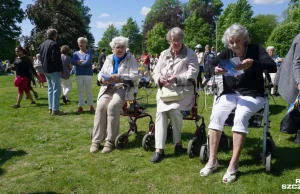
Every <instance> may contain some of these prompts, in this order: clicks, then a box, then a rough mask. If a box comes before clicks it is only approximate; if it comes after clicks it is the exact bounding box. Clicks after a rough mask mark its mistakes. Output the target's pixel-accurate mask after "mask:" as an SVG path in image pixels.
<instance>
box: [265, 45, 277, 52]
mask: <svg viewBox="0 0 300 194" xmlns="http://www.w3.org/2000/svg"><path fill="white" fill-rule="evenodd" d="M271 49H273V50H275V48H274V46H268V47H267V49H266V50H267V51H268V50H271Z"/></svg>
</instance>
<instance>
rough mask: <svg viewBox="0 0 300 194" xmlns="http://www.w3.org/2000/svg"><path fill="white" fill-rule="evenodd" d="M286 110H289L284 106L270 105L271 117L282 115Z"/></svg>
mask: <svg viewBox="0 0 300 194" xmlns="http://www.w3.org/2000/svg"><path fill="white" fill-rule="evenodd" d="M284 109H287V106H282V105H279V104H276V105H275V104H271V105H270V113H271V115H277V114H280V113H282V111H283V110H284Z"/></svg>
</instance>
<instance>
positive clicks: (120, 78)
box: [13, 24, 300, 183]
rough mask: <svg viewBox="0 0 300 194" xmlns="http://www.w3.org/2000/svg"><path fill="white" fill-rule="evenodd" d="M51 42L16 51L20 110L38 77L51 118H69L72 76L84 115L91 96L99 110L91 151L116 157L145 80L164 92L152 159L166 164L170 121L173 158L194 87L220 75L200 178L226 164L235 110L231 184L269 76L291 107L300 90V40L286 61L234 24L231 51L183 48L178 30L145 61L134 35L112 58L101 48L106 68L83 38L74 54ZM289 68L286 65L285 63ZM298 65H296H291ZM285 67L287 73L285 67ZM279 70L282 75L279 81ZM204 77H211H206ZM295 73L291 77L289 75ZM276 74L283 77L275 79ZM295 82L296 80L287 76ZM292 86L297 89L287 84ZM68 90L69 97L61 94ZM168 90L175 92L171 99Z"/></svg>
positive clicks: (227, 177)
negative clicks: (123, 124)
mask: <svg viewBox="0 0 300 194" xmlns="http://www.w3.org/2000/svg"><path fill="white" fill-rule="evenodd" d="M47 37H48V39H47V40H45V41H44V42H43V43H42V44H41V46H40V48H39V54H37V55H36V59H35V60H34V61H33V60H31V59H30V57H29V56H28V53H27V55H26V50H25V49H23V48H22V47H20V46H18V47H16V49H15V52H16V55H17V57H16V60H15V62H14V69H15V71H16V76H17V77H16V79H15V86H16V87H18V97H17V103H16V104H15V105H13V107H14V108H19V107H20V103H21V101H22V97H23V93H24V92H25V94H26V96H27V97H28V98H29V99H30V100H31V104H35V101H34V100H33V97H32V96H31V93H30V90H31V89H32V87H31V84H30V80H32V79H33V75H34V76H36V77H37V80H38V82H39V84H40V87H44V82H45V81H46V79H47V83H48V104H49V113H50V114H52V115H64V114H65V113H64V112H63V111H61V110H60V106H59V105H60V104H59V100H60V96H61V93H62V99H63V102H64V103H68V102H70V100H69V93H70V91H71V89H72V79H71V74H72V72H73V73H74V74H75V77H76V83H77V91H78V101H79V103H78V110H77V112H78V113H82V112H83V107H84V105H85V99H84V94H86V98H87V101H86V102H87V105H88V106H89V111H90V112H91V113H95V117H94V127H93V130H92V143H91V147H90V152H91V153H96V152H98V151H99V150H100V144H101V143H103V142H105V143H104V146H103V149H102V151H101V152H102V153H109V152H111V151H113V149H114V148H115V144H114V141H115V139H116V137H117V136H118V135H119V132H120V129H119V128H120V112H121V109H122V107H123V105H124V103H125V102H126V101H127V100H133V97H134V96H133V94H134V91H135V88H134V86H135V85H136V84H137V82H143V85H142V87H147V86H148V85H149V83H151V82H153V83H155V85H156V86H157V87H158V89H157V95H156V103H157V111H156V120H155V152H154V153H153V156H152V158H151V162H153V163H159V162H161V161H162V160H163V159H164V158H165V152H164V150H165V142H166V137H167V128H168V119H170V122H171V125H172V132H173V133H172V134H173V143H174V145H175V146H174V154H182V153H184V152H185V149H184V148H183V146H182V141H181V133H182V131H181V130H182V120H183V116H182V113H181V112H182V111H186V110H190V109H191V108H192V106H194V104H193V102H194V100H193V98H194V93H193V91H194V86H193V84H192V83H191V80H195V81H196V83H197V84H196V87H197V90H203V88H204V87H205V86H206V84H207V83H208V81H209V80H210V79H211V77H212V76H214V75H222V77H223V92H222V93H221V94H220V95H219V96H218V98H217V100H216V102H215V105H214V108H213V110H212V113H211V117H210V123H209V126H208V128H209V136H210V139H209V153H210V154H209V160H208V162H207V164H206V165H205V167H204V168H202V169H201V170H200V176H202V177H206V176H209V175H210V174H211V173H213V172H214V171H215V170H216V169H218V167H219V163H218V158H217V151H218V146H219V142H220V138H221V134H222V130H223V126H224V123H225V120H226V119H227V117H228V115H229V114H230V113H231V112H232V110H233V109H235V111H236V112H238V113H239V114H235V116H234V122H233V127H232V132H233V153H232V157H231V160H230V163H229V166H228V168H227V170H226V172H225V174H224V176H223V179H222V181H223V182H224V183H231V182H233V181H235V180H236V179H237V173H238V167H239V166H238V162H239V157H240V154H241V151H242V148H243V144H244V142H245V139H246V136H247V134H248V124H249V122H248V121H249V119H250V118H251V116H253V115H254V114H255V113H256V112H257V111H258V110H260V109H261V108H262V107H263V106H264V90H265V89H264V84H265V83H264V73H266V76H267V77H268V76H269V77H270V78H268V79H269V82H270V83H271V84H273V83H274V84H275V85H278V86H279V87H278V90H277V88H276V87H275V88H274V89H273V90H272V91H271V94H273V95H275V94H277V92H279V94H280V95H282V96H283V98H284V99H285V100H287V101H288V102H289V103H292V102H293V100H294V99H295V97H296V96H297V95H298V93H299V90H300V68H299V67H300V66H299V64H298V61H299V60H298V58H297V57H299V53H300V51H299V50H297V49H298V44H297V43H298V42H299V41H300V37H299V35H298V36H297V37H296V38H295V40H294V42H293V45H295V46H294V47H296V48H294V47H293V46H292V47H291V49H290V51H289V53H288V55H287V56H286V59H283V58H280V57H278V56H277V55H275V48H274V47H273V46H269V47H267V49H264V48H263V47H262V46H261V45H258V44H251V43H250V39H249V32H248V30H247V29H246V28H245V27H244V26H242V25H240V24H233V25H231V26H230V27H228V28H227V30H226V31H225V33H224V35H223V37H222V42H223V44H224V47H225V49H223V50H222V51H220V52H219V53H216V52H215V50H214V47H210V46H209V45H206V46H205V47H204V51H202V45H201V44H197V45H195V47H194V48H192V49H190V48H188V47H187V46H186V45H185V44H184V32H183V30H182V29H180V28H178V27H175V28H172V29H170V30H169V31H168V33H167V35H166V39H167V41H168V43H169V48H168V49H166V50H164V51H162V52H161V53H160V55H155V57H153V56H152V55H149V54H148V52H147V51H146V50H145V51H143V54H142V55H141V56H140V57H135V56H134V54H133V53H131V51H130V49H129V43H128V42H129V40H128V38H125V37H122V36H119V37H115V38H113V39H112V40H111V42H110V44H109V45H110V47H111V49H112V54H110V55H106V49H102V50H101V54H100V56H99V61H98V62H99V64H98V65H96V66H95V65H94V66H93V65H92V53H91V52H90V51H89V50H88V49H87V43H88V40H87V39H86V38H84V37H79V38H78V41H77V42H78V46H79V50H78V51H76V52H74V54H73V57H72V58H71V57H70V56H68V53H69V51H70V48H69V47H68V46H67V45H63V46H62V47H59V45H58V43H57V42H56V39H57V31H56V30H55V29H49V30H48V31H47ZM295 57H296V59H295ZM232 58H237V59H238V60H239V61H240V63H239V64H237V65H236V66H235V70H236V71H237V72H239V73H238V74H234V75H232V74H230V75H228V74H227V73H228V71H229V70H228V69H226V68H225V67H224V66H221V65H220V64H221V61H222V60H228V59H232ZM281 64H282V65H281ZM291 64H292V65H291ZM282 66H284V67H285V68H282ZM277 69H279V73H278V74H279V75H278V76H277V77H276V72H277ZM95 72H96V73H97V74H98V75H97V80H98V82H99V84H100V85H101V88H100V91H99V94H98V97H97V107H96V109H94V106H93V94H92V76H93V73H95ZM202 73H205V75H204V76H202ZM291 73H292V74H293V76H286V75H287V74H291ZM275 77H276V79H275ZM282 77H289V79H282ZM287 86H290V87H287ZM61 88H62V92H61ZM170 91H176V93H177V95H174V96H172V97H171V98H170V94H169V93H168V92H170ZM166 93H168V94H166Z"/></svg>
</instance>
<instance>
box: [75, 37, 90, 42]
mask: <svg viewBox="0 0 300 194" xmlns="http://www.w3.org/2000/svg"><path fill="white" fill-rule="evenodd" d="M82 40H83V41H84V42H85V43H86V44H87V42H88V40H87V38H85V37H79V38H78V39H77V42H80V41H82Z"/></svg>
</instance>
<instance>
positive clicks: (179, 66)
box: [151, 27, 199, 163]
mask: <svg viewBox="0 0 300 194" xmlns="http://www.w3.org/2000/svg"><path fill="white" fill-rule="evenodd" d="M183 39H184V32H183V31H182V30H181V29H180V28H178V27H175V28H172V29H171V30H169V32H168V33H167V40H168V42H169V44H170V47H169V49H167V50H164V51H163V52H162V53H161V55H160V57H159V59H158V62H157V65H156V67H155V69H154V71H153V80H154V82H155V83H156V85H157V86H159V89H158V91H157V95H156V103H157V112H156V121H155V148H156V150H155V152H154V154H153V157H152V160H151V161H152V162H153V163H158V162H160V161H161V160H162V159H164V157H165V154H164V149H165V142H166V137H167V127H168V117H169V118H170V120H171V124H172V128H173V142H174V144H175V150H174V153H175V154H181V153H183V152H185V151H184V149H183V147H182V143H181V128H182V119H183V116H182V114H181V111H182V110H190V109H191V108H192V106H193V105H194V103H193V102H194V101H193V98H194V95H193V91H194V86H193V85H192V83H190V82H189V80H190V79H192V80H196V79H197V75H198V71H199V65H198V59H197V56H196V53H195V52H194V51H193V50H191V49H189V48H187V47H186V46H185V45H184V44H183ZM163 87H166V88H170V87H171V88H176V89H178V90H180V91H181V92H183V96H184V99H182V100H178V101H171V102H166V101H163V100H162V99H161V97H162V96H161V91H162V89H163Z"/></svg>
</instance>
